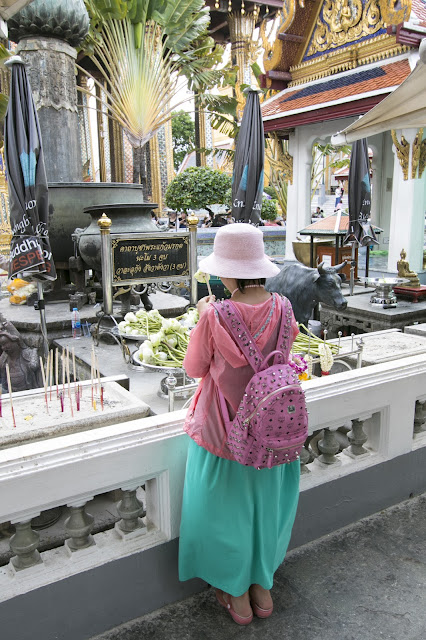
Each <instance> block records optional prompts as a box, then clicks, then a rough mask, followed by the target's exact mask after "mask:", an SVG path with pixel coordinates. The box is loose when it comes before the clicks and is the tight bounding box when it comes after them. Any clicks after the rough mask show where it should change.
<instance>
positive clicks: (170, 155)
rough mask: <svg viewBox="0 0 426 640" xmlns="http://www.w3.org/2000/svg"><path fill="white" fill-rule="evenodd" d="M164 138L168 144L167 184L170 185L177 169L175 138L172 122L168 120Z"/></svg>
mask: <svg viewBox="0 0 426 640" xmlns="http://www.w3.org/2000/svg"><path fill="white" fill-rule="evenodd" d="M164 137H165V144H166V165H167V182H168V183H169V182H170V181H171V180H173V178H174V176H175V168H174V166H173V136H172V121H171V120H168V121H167V122H166V123H165V125H164Z"/></svg>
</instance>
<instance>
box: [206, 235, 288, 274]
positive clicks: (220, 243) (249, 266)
mask: <svg viewBox="0 0 426 640" xmlns="http://www.w3.org/2000/svg"><path fill="white" fill-rule="evenodd" d="M199 268H200V270H201V271H204V272H205V273H210V274H211V275H215V276H218V277H219V278H237V279H244V280H255V279H257V278H270V277H272V276H276V275H277V274H278V273H279V272H280V269H279V268H278V267H277V265H275V264H274V263H273V262H271V261H270V259H269V258H268V257H267V256H266V255H265V249H264V244H263V233H262V232H261V231H260V229H257V228H256V227H254V226H253V225H251V224H245V223H236V224H228V225H226V226H224V227H220V228H219V229H218V231H217V233H216V237H215V239H214V245H213V253H212V254H210V255H209V256H207V258H203V259H202V260H200V263H199Z"/></svg>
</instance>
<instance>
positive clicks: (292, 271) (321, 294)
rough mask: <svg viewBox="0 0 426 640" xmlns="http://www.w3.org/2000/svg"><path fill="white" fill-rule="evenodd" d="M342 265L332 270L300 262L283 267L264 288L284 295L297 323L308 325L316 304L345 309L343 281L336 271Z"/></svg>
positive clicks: (342, 265) (341, 267)
mask: <svg viewBox="0 0 426 640" xmlns="http://www.w3.org/2000/svg"><path fill="white" fill-rule="evenodd" d="M345 264H346V263H345V262H342V264H338V265H336V266H335V267H324V263H323V262H322V263H321V264H319V265H318V268H316V269H311V268H310V267H305V265H303V264H301V263H300V262H296V263H295V264H286V265H284V267H283V268H282V270H281V271H280V273H279V274H278V275H277V276H274V277H273V278H268V279H267V280H266V289H267V290H268V291H275V292H276V293H279V294H281V295H284V296H286V298H288V299H289V300H290V302H291V305H292V307H293V313H294V316H295V318H296V320H297V322H299V323H301V324H304V325H305V326H308V321H309V318H310V317H311V314H312V310H313V308H314V307H315V305H316V304H317V303H318V302H322V303H323V304H326V305H327V306H329V307H333V309H337V310H339V311H343V310H344V309H346V307H347V306H348V303H347V301H346V300H345V298H344V297H343V295H342V291H341V282H342V280H343V279H344V278H345V276H344V275H343V274H339V275H338V272H339V271H340V270H341V269H343V267H344V266H345Z"/></svg>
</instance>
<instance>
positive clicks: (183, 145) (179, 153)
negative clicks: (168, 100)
mask: <svg viewBox="0 0 426 640" xmlns="http://www.w3.org/2000/svg"><path fill="white" fill-rule="evenodd" d="M172 116H173V117H172V139H173V165H174V168H175V171H177V170H178V169H179V167H180V165H181V164H182V161H183V159H184V157H185V156H186V154H187V153H188V152H189V150H190V149H192V148H193V146H194V142H195V125H194V121H193V120H192V119H191V117H190V116H189V114H188V113H186V111H183V110H181V111H173V113H172Z"/></svg>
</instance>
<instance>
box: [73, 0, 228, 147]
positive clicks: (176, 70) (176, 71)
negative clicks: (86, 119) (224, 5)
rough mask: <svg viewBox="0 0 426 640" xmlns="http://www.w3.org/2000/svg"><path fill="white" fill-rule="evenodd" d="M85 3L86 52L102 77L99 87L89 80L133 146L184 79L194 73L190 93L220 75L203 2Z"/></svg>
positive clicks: (157, 123)
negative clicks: (88, 22) (88, 28)
mask: <svg viewBox="0 0 426 640" xmlns="http://www.w3.org/2000/svg"><path fill="white" fill-rule="evenodd" d="M85 2H86V7H87V9H88V12H89V15H90V18H91V25H92V28H91V32H90V38H89V41H88V42H87V43H86V47H87V51H88V52H89V55H90V57H91V59H92V60H93V62H94V64H95V65H96V67H97V69H98V70H99V72H100V73H101V74H102V76H103V77H104V78H105V80H106V86H105V85H104V84H103V83H101V82H99V81H98V80H96V79H94V82H95V84H97V85H98V87H99V88H100V89H101V92H100V95H101V96H104V100H105V102H104V104H102V105H100V108H103V109H106V110H107V111H108V114H109V115H110V116H111V117H112V118H114V119H115V120H116V121H117V122H119V123H120V125H121V126H122V127H123V129H124V131H125V132H126V134H127V136H128V138H129V141H130V143H131V144H132V146H133V147H134V148H140V147H143V146H144V145H145V144H146V143H147V142H148V141H149V140H150V139H151V138H152V137H153V136H154V135H155V134H156V133H157V132H158V130H159V129H160V128H161V127H162V126H163V125H164V124H165V123H166V122H167V121H168V120H170V118H171V117H172V112H173V110H176V107H177V104H176V103H174V105H173V107H171V99H172V98H173V97H174V96H176V95H177V93H178V92H179V91H180V89H181V86H182V81H185V78H186V79H187V80H188V79H189V78H192V79H194V78H196V81H195V80H192V86H191V87H190V88H191V89H195V90H197V89H198V88H199V87H202V88H203V90H206V89H208V88H210V87H213V86H215V85H217V84H219V83H220V82H221V80H222V79H223V71H219V70H218V69H215V68H214V67H215V66H216V64H217V63H218V62H219V61H220V60H221V57H222V53H223V50H222V48H221V47H218V46H215V45H214V42H213V40H212V39H211V38H207V36H206V33H207V31H206V29H207V26H208V23H209V12H208V8H206V7H205V5H204V0H129V1H128V2H125V1H123V0H85ZM80 70H81V71H82V72H83V73H86V74H87V72H86V71H85V70H84V69H81V67H80ZM83 91H84V89H83ZM101 99H102V98H101ZM178 104H180V103H178Z"/></svg>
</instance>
